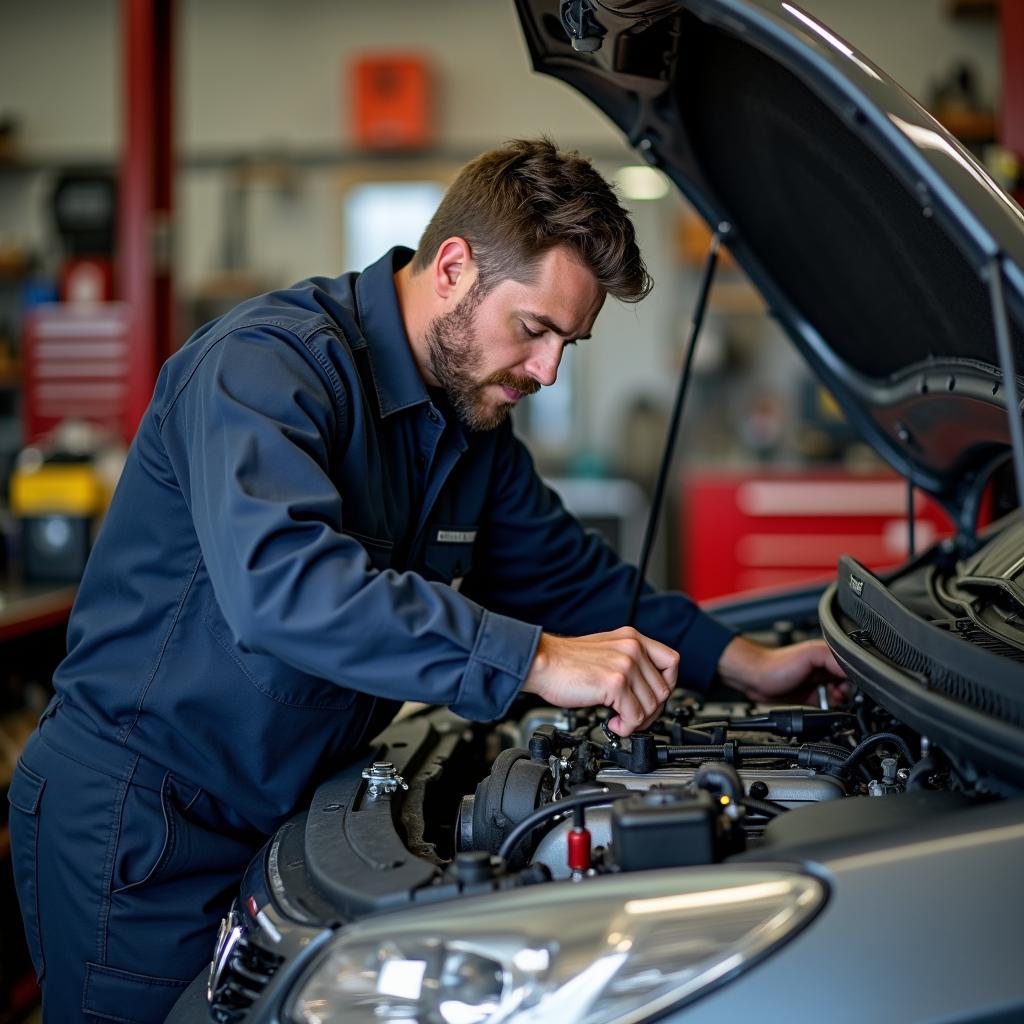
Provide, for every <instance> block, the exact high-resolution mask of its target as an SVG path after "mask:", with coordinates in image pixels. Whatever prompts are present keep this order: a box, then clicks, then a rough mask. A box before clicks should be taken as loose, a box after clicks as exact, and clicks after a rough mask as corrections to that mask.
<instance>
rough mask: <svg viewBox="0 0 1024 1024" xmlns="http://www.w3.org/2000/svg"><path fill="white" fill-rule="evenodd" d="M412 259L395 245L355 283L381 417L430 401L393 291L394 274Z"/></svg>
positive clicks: (410, 255)
mask: <svg viewBox="0 0 1024 1024" xmlns="http://www.w3.org/2000/svg"><path fill="white" fill-rule="evenodd" d="M412 257H413V251H412V250H411V249H407V248H405V246H401V245H398V246H395V248H393V249H391V250H389V251H388V252H386V253H385V254H384V255H383V256H382V257H381V258H380V259H379V260H377V262H376V263H371V264H370V265H369V266H368V267H367V268H366V269H365V270H364V271H363V272H362V273H361V274H360V275H359V277H358V279H357V280H356V308H357V310H358V316H359V325H360V328H361V329H362V332H363V336H364V337H365V338H366V340H367V350H368V352H369V355H370V366H371V368H372V372H373V380H374V384H375V386H376V388H377V398H378V401H379V402H380V414H381V416H382V417H384V416H390V415H391V414H392V413H395V412H399V411H400V410H402V409H408V408H409V407H410V406H414V405H421V404H422V403H424V402H429V401H430V395H429V394H428V393H427V387H426V384H424V382H423V378H422V377H421V376H420V372H419V370H418V369H417V367H416V361H415V360H414V359H413V355H412V347H411V346H410V344H409V338H408V336H407V335H406V333H405V324H404V323H403V322H402V313H401V310H400V309H399V308H398V295H397V293H396V292H395V280H394V275H395V273H396V272H397V271H398V270H400V269H401V268H402V267H404V266H405V265H406V263H408V262H409V261H410V260H411V259H412Z"/></svg>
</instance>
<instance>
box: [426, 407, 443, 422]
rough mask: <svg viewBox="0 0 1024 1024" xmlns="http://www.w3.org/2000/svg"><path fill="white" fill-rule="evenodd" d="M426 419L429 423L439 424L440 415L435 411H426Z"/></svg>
mask: <svg viewBox="0 0 1024 1024" xmlns="http://www.w3.org/2000/svg"><path fill="white" fill-rule="evenodd" d="M427 419H428V420H430V422H431V423H440V422H441V414H440V413H439V412H438V411H437V410H436V409H428V410H427Z"/></svg>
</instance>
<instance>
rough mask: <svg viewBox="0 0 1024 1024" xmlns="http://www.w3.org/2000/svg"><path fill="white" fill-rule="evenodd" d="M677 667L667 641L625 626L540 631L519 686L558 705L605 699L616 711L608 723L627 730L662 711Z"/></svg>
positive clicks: (646, 722) (641, 725)
mask: <svg viewBox="0 0 1024 1024" xmlns="http://www.w3.org/2000/svg"><path fill="white" fill-rule="evenodd" d="M678 671H679V655H678V654H677V653H676V652H675V651H674V650H672V648H671V647H666V646H665V645H664V644H660V643H658V641H657V640H651V639H650V638H649V637H646V636H644V635H643V634H642V633H638V632H637V631H636V630H635V629H633V628H632V627H630V626H623V627H622V628H621V629H616V630H613V631H612V632H611V633H594V634H592V635H591V636H580V637H561V636H553V635H552V634H551V633H542V634H541V637H540V644H539V645H538V646H537V655H536V657H535V658H534V660H533V665H532V666H531V667H530V672H529V675H527V677H526V681H525V682H524V683H523V692H524V693H535V694H537V696H539V697H542V698H543V699H544V700H546V701H547V702H548V703H549V704H554V705H555V706H556V707H561V708H581V707H589V706H590V705H591V704H604V705H605V706H606V707H609V708H611V709H612V710H613V711H615V712H616V714H615V715H613V716H612V718H611V719H609V721H608V726H609V728H611V729H612V730H613V731H614V732H616V733H618V734H619V735H620V736H629V735H630V734H631V733H633V732H636V731H637V730H638V729H646V728H647V727H648V726H650V725H651V723H652V722H654V720H655V719H656V718H657V717H658V715H660V714H661V710H662V708H663V707H664V706H665V701H667V700H668V698H669V696H670V695H671V693H672V691H673V690H674V689H675V685H676V674H677V673H678Z"/></svg>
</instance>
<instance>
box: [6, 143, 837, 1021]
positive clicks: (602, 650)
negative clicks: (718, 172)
mask: <svg viewBox="0 0 1024 1024" xmlns="http://www.w3.org/2000/svg"><path fill="white" fill-rule="evenodd" d="M650 287H651V282H650V278H649V276H648V273H647V270H646V268H645V266H644V263H643V260H642V258H641V255H640V252H639V250H638V248H637V245H636V242H635V239H634V231H633V226H632V224H631V222H630V220H629V217H628V215H627V213H626V212H625V210H624V209H623V208H622V207H621V206H620V205H619V203H618V201H617V199H616V197H615V195H614V194H613V192H612V190H611V189H610V187H609V186H608V184H607V183H606V182H605V181H604V179H603V178H602V177H601V176H600V175H599V174H598V172H597V171H596V170H595V169H594V168H593V167H592V166H591V164H590V163H589V162H588V161H587V160H585V159H584V158H582V157H581V156H579V155H578V154H575V153H563V152H559V151H558V150H557V149H556V148H555V147H554V145H553V144H552V143H551V142H550V141H549V140H546V139H542V140H537V141H517V142H513V143H510V144H508V145H505V146H503V147H501V148H499V149H497V150H494V151H492V152H489V153H485V154H484V155H482V156H480V157H478V158H477V159H476V160H474V161H472V162H471V163H470V164H469V165H468V166H467V167H465V168H464V169H463V171H462V172H461V173H460V174H459V176H458V178H457V179H456V181H455V182H454V184H453V185H452V186H451V188H450V189H449V190H448V192H447V194H446V196H445V198H444V200H443V201H442V203H441V205H440V207H439V208H438V210H437V213H436V214H435V216H434V218H433V220H432V221H431V223H430V225H429V226H428V227H427V229H426V231H425V233H424V235H423V238H422V239H421V241H420V244H419V247H418V249H417V250H416V252H415V253H413V252H411V251H409V250H407V249H403V248H396V249H393V250H392V251H390V252H389V253H387V254H386V255H384V256H383V257H382V258H381V259H380V260H379V261H378V262H376V263H374V264H373V265H372V266H370V267H369V268H368V269H366V270H365V271H364V272H362V273H361V274H359V273H348V274H344V275H342V276H340V277H336V278H326V277H318V278H312V279H310V280H307V281H303V282H301V283H299V284H297V285H296V286H294V287H292V288H288V289H285V290H283V291H277V292H272V293H270V294H268V295H263V296H260V297H258V298H255V299H252V300H250V301H247V302H244V303H242V304H241V305H240V306H238V307H237V308H236V309H235V310H233V311H232V312H230V313H228V314H226V315H225V316H223V317H221V318H220V319H219V320H215V321H213V322H212V323H210V324H207V325H206V326H205V327H203V328H201V329H200V330H199V331H198V332H197V333H196V334H195V335H193V337H192V338H191V339H190V340H189V341H188V342H187V343H186V344H185V345H184V347H183V348H182V349H181V350H180V351H179V352H177V353H176V354H175V355H173V356H172V357H171V358H170V359H169V360H168V361H167V363H166V364H165V365H164V367H163V369H162V370H161V373H160V375H159V379H158V382H157V385H156V389H155V392H154V395H153V398H152V401H151V403H150V405H149V408H148V410H147V412H146V414H145V416H144V418H143V421H142V423H141V425H140V427H139V430H138V433H137V436H136V438H135V441H134V443H133V445H132V448H131V451H130V453H129V456H128V460H127V464H126V466H125V469H124V473H123V475H122V478H121V481H120V484H119V486H118V489H117V492H116V494H115V496H114V499H113V502H112V504H111V507H110V510H109V513H108V515H107V517H106V521H105V523H104V526H103V528H102V530H101V532H100V535H99V537H98V539H97V543H96V546H95V549H94V552H93V555H92V557H91V559H90V561H89V564H88V567H87V569H86V572H85V576H84V578H83V580H82V584H81V588H80V590H79V594H78V599H77V601H76V603H75V607H74V610H73V614H72V617H71V624H70V628H69V634H68V647H69V650H68V655H67V658H66V659H65V661H64V662H63V663H62V665H61V666H60V668H59V669H58V671H57V673H56V676H55V679H54V688H55V691H56V695H55V697H54V699H53V701H52V702H51V704H50V706H49V707H48V709H47V710H46V712H45V713H44V715H43V717H42V720H41V721H40V725H39V728H38V730H37V731H36V733H34V734H33V737H32V739H31V740H30V741H29V743H28V745H27V747H26V749H25V751H24V754H23V757H22V760H21V762H20V764H19V766H18V769H17V772H16V775H15V778H14V781H13V783H12V785H11V789H10V801H11V805H12V809H11V838H12V843H13V861H14V866H15V874H16V882H17V888H18V895H19V899H20V903H21V908H22V913H23V916H24V921H25V928H26V933H27V937H28V942H29V946H30V948H31V952H32V956H33V959H34V964H35V968H36V971H37V974H38V976H39V978H40V980H41V983H42V986H43V998H44V1015H45V1019H46V1020H47V1021H54V1022H60V1024H68V1022H70V1021H73V1020H80V1019H84V1020H90V1019H96V1018H100V1019H108V1020H109V1019H114V1020H130V1021H160V1020H163V1018H164V1016H165V1015H166V1013H167V1012H168V1011H169V1009H170V1007H171V1006H172V1004H173V1003H174V1001H175V1000H176V998H177V996H178V995H179V994H180V992H181V990H182V989H183V988H184V987H185V986H186V985H187V984H188V983H189V982H190V981H191V979H192V978H193V977H194V976H195V975H196V974H197V973H198V972H199V971H200V970H202V968H203V967H204V965H205V964H206V963H207V961H208V960H209V957H210V955H211V951H212V944H213V940H214V936H215V932H216V928H217V924H218V922H219V920H220V918H221V917H222V915H223V914H224V913H225V912H226V910H227V908H228V906H229V904H230V902H231V899H232V897H233V895H234V894H235V892H236V890H237V885H238V882H239V878H240V875H241V872H242V871H243V869H244V868H245V866H246V864H247V863H248V861H249V860H250V858H251V857H252V856H253V854H254V852H255V851H256V850H257V849H258V848H259V846H260V845H261V844H262V843H263V842H264V840H265V838H266V837H267V836H268V835H269V834H270V833H271V832H273V831H274V829H275V828H277V826H279V825H280V824H281V823H282V822H283V821H284V820H285V819H287V818H288V817H289V816H290V815H292V814H293V813H295V812H296V811H297V810H298V809H300V808H301V807H302V806H303V803H304V801H306V800H308V798H309V797H310V795H311V791H312V789H313V788H314V787H315V786H316V785H317V784H318V783H320V782H321V781H322V780H323V779H324V778H326V777H327V776H329V775H330V774H331V773H332V772H334V771H335V770H336V769H337V768H338V767H339V766H341V765H342V764H343V763H345V762H346V760H349V759H351V758H352V757H353V755H354V754H355V753H356V752H357V750H358V748H359V747H360V745H361V744H363V743H364V742H365V741H366V740H368V739H369V738H370V737H372V736H373V735H374V734H375V733H376V732H377V731H378V730H379V729H380V728H382V727H383V726H384V725H385V724H386V723H387V722H388V721H389V720H390V719H391V717H392V716H393V715H394V713H395V712H396V711H397V709H398V708H399V706H400V705H401V703H402V702H403V701H425V702H428V703H431V704H444V705H448V706H450V707H451V708H452V710H454V711H455V712H457V713H459V714H460V715H463V716H465V717H467V718H470V719H478V720H484V719H495V718H499V717H500V716H501V715H503V714H504V713H505V711H506V709H507V708H508V707H509V704H510V703H511V701H512V700H513V698H514V697H515V696H516V695H517V694H518V693H520V692H528V693H533V694H536V695H537V696H539V697H540V698H543V699H544V700H545V701H548V702H550V703H552V704H555V705H558V706H563V707H572V706H587V705H594V704H598V705H601V704H603V705H607V706H608V707H609V708H611V709H612V712H613V717H612V718H611V720H610V726H611V728H612V729H614V730H616V731H617V732H618V733H620V734H622V735H623V736H626V735H629V734H630V733H631V732H633V731H634V730H636V729H641V728H643V727H645V726H646V725H648V724H649V723H651V722H652V721H653V720H654V718H655V717H656V716H657V715H658V713H659V712H660V710H661V708H662V707H663V705H664V703H665V700H666V698H667V697H668V696H669V694H670V693H671V691H672V688H673V687H674V686H675V684H676V678H677V669H678V671H679V676H680V679H681V681H683V682H684V683H685V684H686V685H687V686H690V687H694V688H697V689H704V688H706V687H707V686H708V684H709V682H710V680H711V679H712V677H713V675H714V674H715V672H716V669H717V672H718V674H719V675H720V676H721V677H722V678H724V679H725V680H727V681H729V682H731V683H732V684H733V685H735V686H737V687H739V688H741V689H743V690H745V691H746V692H747V693H748V694H750V695H751V696H752V697H758V698H765V697H768V698H770V697H775V696H782V695H784V694H787V693H789V692H790V691H792V690H794V688H795V687H798V686H799V685H801V684H802V683H805V682H806V681H807V679H808V678H809V676H810V674H811V673H812V672H813V671H814V670H816V669H820V668H825V669H827V670H828V671H829V672H831V673H833V674H834V675H836V676H839V675H841V671H840V669H839V667H838V666H837V665H836V664H835V662H834V660H833V659H832V657H831V655H830V654H829V652H828V651H827V649H826V648H825V647H824V645H823V644H821V643H807V644H802V645H795V646H792V647H788V648H783V649H773V650H769V649H766V648H761V647H758V646H756V645H754V644H752V643H750V642H749V641H747V640H744V639H742V638H739V637H734V636H733V634H732V633H731V631H730V630H728V629H727V628H725V627H724V626H722V625H721V624H719V623H717V622H716V621H714V620H713V619H712V618H710V617H709V616H707V615H706V614H704V613H703V612H701V611H700V610H699V609H698V608H697V607H696V606H695V605H694V603H693V602H692V601H691V600H690V599H689V598H687V597H685V596H684V595H682V594H679V593H666V594H656V593H655V592H654V591H653V590H651V589H650V588H648V589H647V590H646V591H645V594H644V596H643V597H642V599H641V602H640V607H639V612H638V617H637V628H636V629H632V628H625V627H622V622H623V620H624V618H625V615H626V609H627V606H628V602H629V595H630V590H631V585H632V581H633V579H634V573H635V570H634V569H633V568H632V567H630V566H628V565H625V564H624V563H622V562H621V561H619V559H618V558H617V557H616V556H615V555H614V554H613V552H612V551H611V550H610V549H609V548H608V547H607V546H605V544H604V543H603V542H602V541H600V540H599V539H598V538H597V537H596V536H595V535H594V534H591V533H586V532H585V531H584V530H583V528H582V527H581V526H580V524H579V522H578V521H577V520H576V519H574V518H573V517H572V516H571V515H570V514H569V513H568V512H566V510H565V509H564V508H563V507H562V505H561V503H560V502H559V500H558V499H557V498H556V497H555V495H554V494H553V493H552V492H551V491H550V490H548V489H547V488H546V487H545V486H544V484H543V483H542V482H541V481H540V479H539V478H538V476H537V474H536V472H535V470H534V467H533V464H532V462H531V459H530V456H529V454H528V453H527V451H526V449H525V448H524V447H523V445H522V444H521V443H520V442H519V441H518V440H517V439H516V437H515V436H514V434H513V432H512V429H511V426H510V423H509V421H508V414H509V411H510V410H511V408H512V407H513V405H515V403H516V402H517V401H519V400H520V399H521V398H523V397H524V396H527V395H530V394H533V393H534V392H536V391H537V390H538V389H539V388H540V387H542V386H550V385H552V384H554V382H555V377H556V374H557V372H558V366H559V361H560V360H561V358H562V354H563V352H564V349H565V347H566V346H567V345H571V344H575V342H576V341H578V340H581V339H583V338H586V337H587V336H588V335H589V334H590V331H591V329H592V327H593V324H594V321H595V319H596V318H597V315H598V313H599V312H600V309H601V306H602V304H603V302H604V299H605V296H606V295H608V294H611V295H612V296H614V297H615V298H616V299H619V300H622V301H625V302H636V301H638V300H640V299H642V298H643V297H644V296H645V295H646V294H647V292H648V291H649V290H650ZM623 343H624V344H628V343H629V342H628V341H625V340H624V342H623Z"/></svg>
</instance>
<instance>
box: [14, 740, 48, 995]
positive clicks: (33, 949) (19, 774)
mask: <svg viewBox="0 0 1024 1024" xmlns="http://www.w3.org/2000/svg"><path fill="white" fill-rule="evenodd" d="M45 788H46V779H44V778H43V777H42V776H41V775H37V774H36V773H35V772H34V771H32V769H31V768H29V767H28V766H27V765H25V763H24V762H23V761H21V760H19V761H18V764H17V767H16V768H15V771H14V777H13V778H12V779H11V785H10V788H9V789H8V791H7V801H8V803H9V804H10V805H11V817H10V831H11V864H12V867H13V869H14V885H15V888H16V889H17V891H18V903H19V904H20V906H21V918H22V921H23V922H24V925H25V938H26V940H27V941H28V951H29V955H30V956H31V957H32V966H33V968H34V969H35V972H36V978H38V979H39V980H40V981H41V980H42V978H43V974H44V973H45V968H46V964H45V962H44V960H43V942H42V936H41V934H40V931H39V864H38V859H39V807H40V804H41V803H42V799H43V790H44V789H45Z"/></svg>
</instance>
